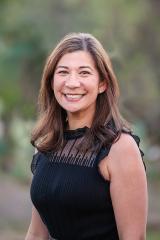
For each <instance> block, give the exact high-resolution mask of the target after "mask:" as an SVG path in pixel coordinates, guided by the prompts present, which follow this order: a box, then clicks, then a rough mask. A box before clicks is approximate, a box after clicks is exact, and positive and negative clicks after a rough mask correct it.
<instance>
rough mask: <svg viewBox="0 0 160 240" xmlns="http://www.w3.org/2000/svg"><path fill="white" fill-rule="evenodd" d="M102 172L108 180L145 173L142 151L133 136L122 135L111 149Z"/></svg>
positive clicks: (103, 162)
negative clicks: (134, 173)
mask: <svg viewBox="0 0 160 240" xmlns="http://www.w3.org/2000/svg"><path fill="white" fill-rule="evenodd" d="M100 170H101V173H102V175H103V176H105V178H106V179H107V180H112V178H113V177H115V176H116V177H120V176H121V175H122V176H123V177H124V176H125V175H130V174H132V173H133V172H136V173H138V172H141V171H144V165H143V161H142V157H141V152H140V149H139V147H138V145H137V142H136V141H135V139H134V138H133V136H132V135H130V134H127V133H122V134H121V135H120V137H119V139H118V140H117V141H116V142H114V143H113V144H112V146H111V148H110V151H109V154H108V155H107V156H106V157H105V158H104V159H103V161H102V162H101V164H100Z"/></svg>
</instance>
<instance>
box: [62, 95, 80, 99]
mask: <svg viewBox="0 0 160 240" xmlns="http://www.w3.org/2000/svg"><path fill="white" fill-rule="evenodd" d="M65 96H66V97H67V98H71V99H80V98H81V97H82V96H83V95H82V94H65Z"/></svg>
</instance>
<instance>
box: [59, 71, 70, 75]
mask: <svg viewBox="0 0 160 240" xmlns="http://www.w3.org/2000/svg"><path fill="white" fill-rule="evenodd" d="M57 74H60V75H66V74H68V71H66V70H60V71H58V72H57Z"/></svg>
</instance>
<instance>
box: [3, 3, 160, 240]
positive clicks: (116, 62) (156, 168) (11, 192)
mask: <svg viewBox="0 0 160 240" xmlns="http://www.w3.org/2000/svg"><path fill="white" fill-rule="evenodd" d="M159 9H160V1H159V0H141V1H139V0H134V1H133V0H119V1H117V0H110V1H109V0H100V1H96V0H92V1H89V0H88V1H87V0H61V1H58V0H57V1H53V0H52V1H51V0H46V1H42V0H34V1H31V0H27V1H24V0H12V1H9V0H1V1H0V239H1V240H6V239H7V240H14V239H16V240H18V239H23V238H24V236H25V233H26V231H27V228H28V224H29V219H30V214H31V202H30V197H29V186H30V182H31V177H32V176H31V172H30V162H31V159H32V154H33V151H34V150H33V148H32V146H31V145H30V142H29V141H30V132H31V129H32V127H33V125H34V122H35V119H36V108H37V106H36V100H37V94H38V89H39V85H40V79H41V74H42V70H43V66H44V63H45V59H46V57H47V55H48V54H49V53H50V52H51V51H52V49H53V48H54V47H55V45H56V43H57V42H58V41H59V39H60V38H61V37H63V36H64V35H65V34H67V33H69V32H74V31H75V32H89V33H92V34H93V35H95V36H96V37H97V38H98V39H99V40H100V41H101V42H102V43H103V45H104V47H105V49H106V50H107V52H108V53H109V55H110V57H111V59H112V62H113V66H114V70H115V73H116V75H117V77H118V80H119V85H120V90H121V98H120V108H121V111H122V113H123V115H124V116H125V117H126V118H127V119H128V120H129V121H130V122H131V123H132V125H133V128H134V131H135V133H136V134H138V135H139V136H140V137H141V148H142V149H143V151H144V152H145V157H144V160H145V162H146V165H147V177H148V189H149V216H148V230H147V239H149V240H155V239H160V203H159V202H160V130H159V129H160V123H159V119H160V107H159V103H160V67H159V64H160V46H159V43H160V31H159V26H160V10H159Z"/></svg>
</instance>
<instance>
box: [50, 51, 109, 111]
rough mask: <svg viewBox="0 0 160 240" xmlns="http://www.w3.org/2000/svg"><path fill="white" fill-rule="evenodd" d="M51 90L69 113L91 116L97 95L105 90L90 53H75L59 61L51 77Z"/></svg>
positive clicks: (66, 55) (68, 54)
mask: <svg viewBox="0 0 160 240" xmlns="http://www.w3.org/2000/svg"><path fill="white" fill-rule="evenodd" d="M52 86H53V90H54V94H55V98H56V100H57V101H58V103H59V104H60V106H61V107H62V108H63V109H65V110H66V112H67V113H68V114H69V113H72V114H73V113H82V112H85V114H90V113H91V114H92V113H94V111H95V106H96V99H97V96H98V94H99V93H102V92H103V91H105V89H106V84H105V83H104V82H100V79H99V73H98V70H97V69H96V67H95V63H94V60H93V58H92V56H91V54H90V53H88V52H85V51H75V52H72V53H67V54H65V55H64V56H62V58H61V59H60V60H59V62H58V64H57V66H56V69H55V72H54V77H53V85H52Z"/></svg>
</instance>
